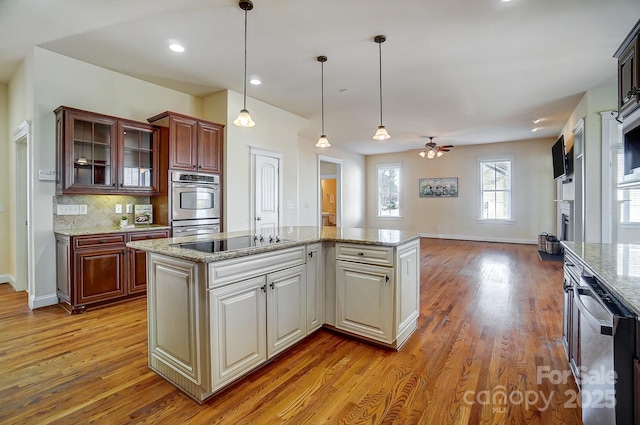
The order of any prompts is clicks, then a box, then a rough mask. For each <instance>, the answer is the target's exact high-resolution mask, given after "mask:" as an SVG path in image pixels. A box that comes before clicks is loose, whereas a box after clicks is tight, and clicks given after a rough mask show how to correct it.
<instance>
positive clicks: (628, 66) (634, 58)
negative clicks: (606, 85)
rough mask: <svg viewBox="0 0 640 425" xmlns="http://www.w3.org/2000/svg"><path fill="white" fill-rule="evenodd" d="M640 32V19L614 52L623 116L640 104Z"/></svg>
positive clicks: (619, 108) (619, 106) (619, 101)
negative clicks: (616, 60) (616, 61)
mask: <svg viewBox="0 0 640 425" xmlns="http://www.w3.org/2000/svg"><path fill="white" fill-rule="evenodd" d="M639 33H640V21H638V22H637V23H636V25H635V26H634V27H633V29H632V30H631V32H630V33H629V35H627V37H626V38H625V39H624V41H623V42H622V44H621V45H620V47H619V48H618V50H617V51H616V53H615V54H614V57H615V58H616V59H618V111H619V113H620V116H621V117H623V118H624V117H626V116H628V115H629V114H631V113H632V112H633V111H635V110H636V109H637V108H638V107H639V106H640V63H639V60H640V39H639Z"/></svg>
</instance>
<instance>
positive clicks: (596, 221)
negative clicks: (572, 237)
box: [558, 86, 618, 243]
mask: <svg viewBox="0 0 640 425" xmlns="http://www.w3.org/2000/svg"><path fill="white" fill-rule="evenodd" d="M617 101H618V100H617V86H607V87H600V88H597V89H592V90H589V91H587V92H586V93H585V95H584V96H583V98H582V99H581V100H580V102H579V103H578V105H577V106H576V108H575V109H574V110H573V112H572V113H571V115H570V117H569V119H568V120H567V122H566V123H565V125H564V127H563V128H562V131H561V134H562V135H563V136H564V140H565V144H566V148H567V151H568V150H570V149H571V148H572V147H573V133H572V131H573V129H574V128H575V126H576V124H577V123H578V121H579V120H580V118H584V126H585V128H584V161H585V167H584V174H585V182H584V188H585V201H584V206H585V211H584V216H585V242H594V243H599V242H601V241H602V175H601V174H602V166H601V161H602V129H601V128H602V117H601V115H600V112H602V111H611V110H617V109H618V107H617ZM561 186H562V187H561V188H560V190H562V191H563V194H560V195H561V197H562V196H563V199H574V182H571V183H567V184H564V185H561ZM558 214H559V213H558Z"/></svg>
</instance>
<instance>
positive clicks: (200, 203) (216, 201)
mask: <svg viewBox="0 0 640 425" xmlns="http://www.w3.org/2000/svg"><path fill="white" fill-rule="evenodd" d="M170 176H171V190H170V204H169V208H170V211H171V227H172V230H173V236H192V235H204V234H211V233H220V213H221V209H220V176H219V175H216V174H202V173H186V172H179V171H172V172H171V173H170Z"/></svg>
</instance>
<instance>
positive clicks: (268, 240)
mask: <svg viewBox="0 0 640 425" xmlns="http://www.w3.org/2000/svg"><path fill="white" fill-rule="evenodd" d="M281 242H285V241H284V240H283V239H280V237H278V236H262V235H256V236H236V237H233V238H227V239H217V240H208V241H198V242H185V243H178V244H173V246H177V247H179V248H184V249H193V250H196V251H200V252H207V253H216V252H225V251H234V250H238V249H247V248H254V247H260V246H268V245H274V244H277V243H281Z"/></svg>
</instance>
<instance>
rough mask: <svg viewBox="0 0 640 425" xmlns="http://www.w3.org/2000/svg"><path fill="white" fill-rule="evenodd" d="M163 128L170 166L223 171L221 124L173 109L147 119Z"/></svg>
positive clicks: (172, 167)
mask: <svg viewBox="0 0 640 425" xmlns="http://www.w3.org/2000/svg"><path fill="white" fill-rule="evenodd" d="M148 121H149V122H150V123H152V124H153V125H157V126H160V127H162V128H163V130H162V131H161V133H160V134H161V138H162V142H163V143H165V140H164V139H165V138H166V139H167V143H168V146H169V169H171V170H183V171H196V172H201V173H212V174H222V146H223V141H224V138H223V129H224V125H222V124H216V123H213V122H209V121H204V120H200V119H197V118H193V117H189V116H186V115H181V114H177V113H175V112H168V111H167V112H163V113H161V114H158V115H156V116H154V117H151V118H149V120H148Z"/></svg>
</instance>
